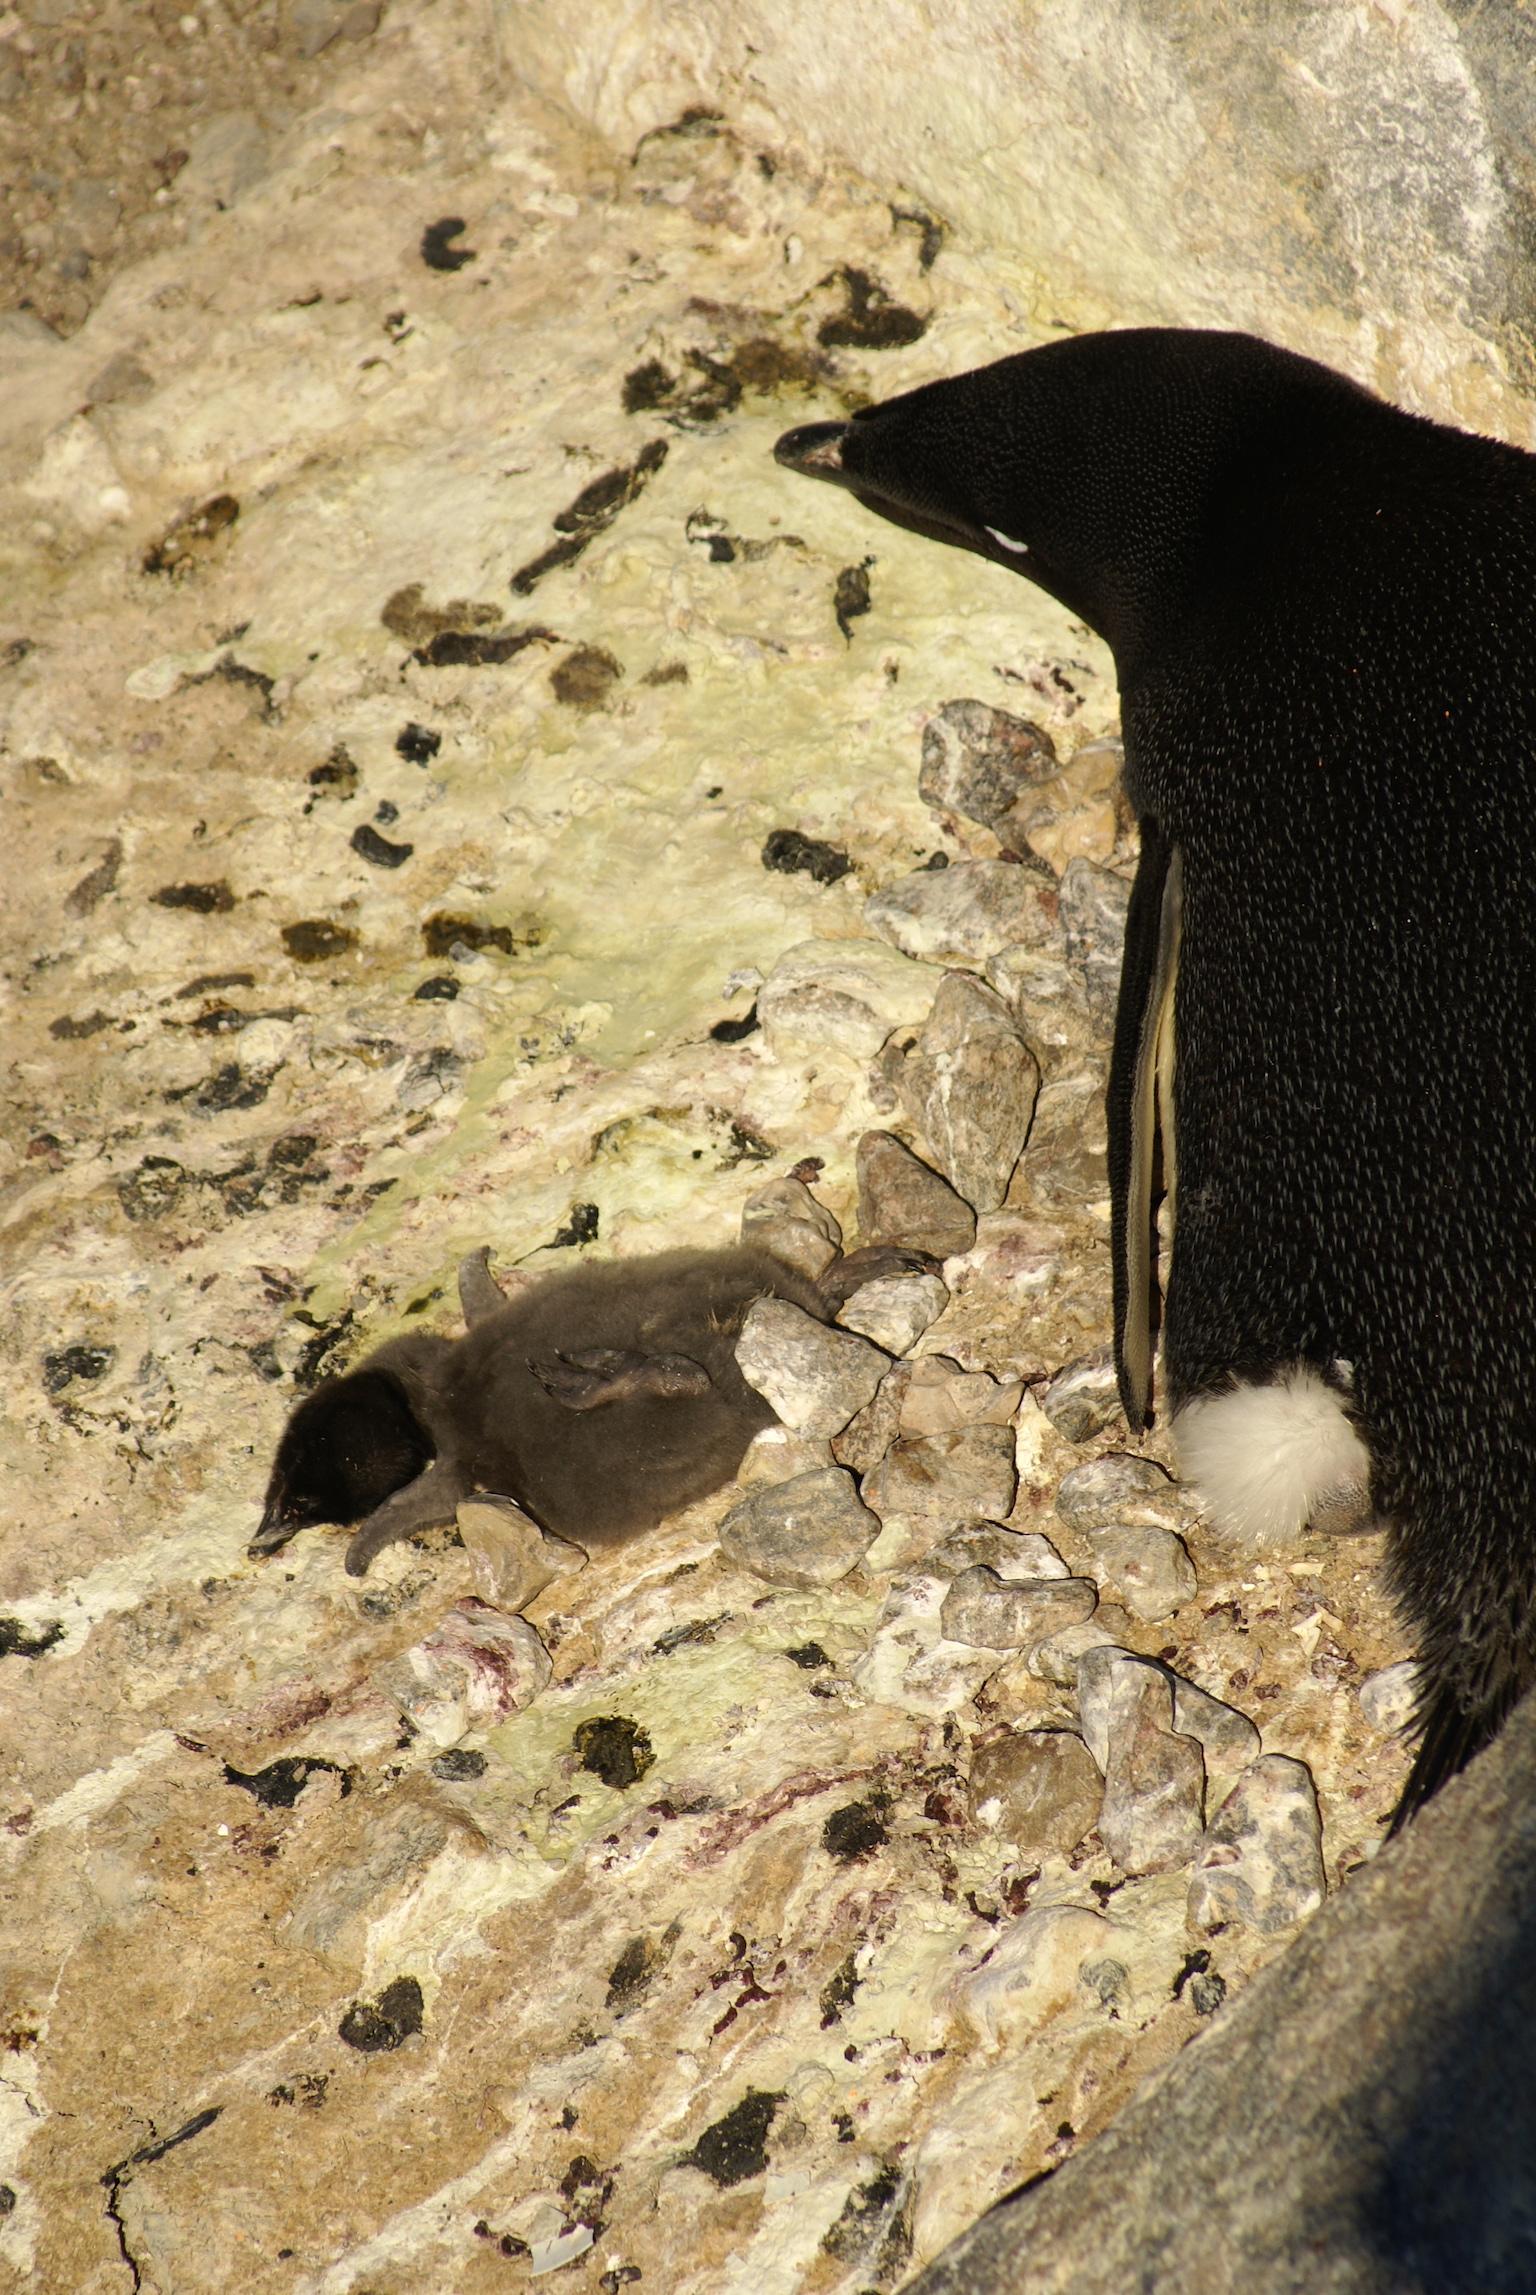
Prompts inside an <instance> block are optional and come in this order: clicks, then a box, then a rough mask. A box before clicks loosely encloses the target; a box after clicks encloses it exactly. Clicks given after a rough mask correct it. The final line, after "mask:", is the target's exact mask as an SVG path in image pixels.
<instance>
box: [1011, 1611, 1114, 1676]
mask: <svg viewBox="0 0 1536 2295" xmlns="http://www.w3.org/2000/svg"><path fill="white" fill-rule="evenodd" d="M1130 1632H1131V1619H1130V1613H1129V1612H1128V1611H1126V1610H1122V1609H1121V1607H1120V1605H1119V1603H1118V1602H1100V1604H1099V1606H1098V1608H1097V1609H1096V1610H1095V1611H1094V1613H1093V1616H1092V1617H1091V1618H1090V1619H1089V1620H1088V1622H1087V1624H1086V1625H1081V1626H1068V1627H1066V1628H1065V1630H1064V1631H1063V1632H1061V1633H1059V1634H1052V1635H1051V1637H1050V1640H1049V1641H1044V1642H1042V1643H1041V1644H1040V1646H1039V1648H1038V1649H1034V1650H1031V1651H1030V1653H1029V1670H1030V1672H1031V1673H1032V1674H1034V1675H1036V1676H1037V1677H1038V1678H1039V1679H1040V1680H1041V1681H1052V1682H1054V1683H1055V1684H1056V1686H1057V1688H1058V1689H1074V1688H1075V1687H1076V1686H1077V1677H1078V1670H1079V1668H1080V1667H1081V1665H1082V1662H1083V1659H1084V1658H1085V1657H1086V1656H1087V1655H1088V1653H1089V1651H1090V1650H1099V1649H1112V1650H1119V1651H1120V1653H1121V1655H1122V1656H1124V1655H1125V1654H1126V1652H1125V1648H1124V1644H1125V1642H1126V1640H1127V1638H1128V1637H1129V1635H1130Z"/></svg>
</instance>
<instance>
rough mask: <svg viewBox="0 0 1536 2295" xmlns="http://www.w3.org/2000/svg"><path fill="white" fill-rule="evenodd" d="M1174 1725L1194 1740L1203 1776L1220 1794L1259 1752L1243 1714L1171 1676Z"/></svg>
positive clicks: (1252, 1729) (1253, 1729) (1254, 1733)
mask: <svg viewBox="0 0 1536 2295" xmlns="http://www.w3.org/2000/svg"><path fill="white" fill-rule="evenodd" d="M1173 1726H1174V1728H1175V1729H1176V1730H1178V1732H1179V1734H1180V1735H1181V1736H1182V1737H1193V1738H1194V1739H1196V1740H1197V1742H1198V1744H1199V1746H1200V1749H1201V1751H1202V1752H1203V1753H1204V1755H1205V1769H1206V1775H1207V1776H1208V1777H1209V1778H1210V1780H1211V1783H1212V1785H1213V1786H1215V1785H1217V1784H1218V1783H1219V1785H1220V1788H1221V1790H1222V1791H1223V1792H1225V1791H1226V1789H1227V1786H1228V1785H1229V1784H1230V1783H1231V1781H1232V1780H1233V1779H1234V1778H1235V1777H1236V1775H1237V1773H1238V1772H1239V1770H1242V1769H1246V1768H1247V1766H1248V1764H1249V1762H1250V1761H1255V1760H1257V1759H1258V1756H1259V1752H1260V1750H1261V1745H1260V1738H1259V1733H1258V1730H1257V1729H1256V1727H1255V1726H1254V1724H1253V1723H1252V1722H1251V1721H1250V1720H1249V1718H1248V1716H1247V1714H1246V1713H1239V1712H1238V1710H1237V1708H1236V1706H1233V1705H1225V1704H1223V1702H1222V1700H1221V1699H1220V1698H1219V1697H1212V1696H1211V1694H1210V1692H1209V1690H1204V1689H1197V1688H1196V1686H1195V1684H1194V1683H1193V1682H1192V1681H1185V1680H1184V1679H1183V1678H1182V1676H1181V1675H1179V1674H1175V1675H1174V1676H1173Z"/></svg>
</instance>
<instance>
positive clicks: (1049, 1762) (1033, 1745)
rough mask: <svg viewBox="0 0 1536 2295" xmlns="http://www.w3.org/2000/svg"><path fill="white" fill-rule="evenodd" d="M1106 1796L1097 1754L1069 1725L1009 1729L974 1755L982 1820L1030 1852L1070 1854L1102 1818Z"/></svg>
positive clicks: (975, 1807) (973, 1791) (975, 1799)
mask: <svg viewBox="0 0 1536 2295" xmlns="http://www.w3.org/2000/svg"><path fill="white" fill-rule="evenodd" d="M1103 1797H1104V1784H1103V1780H1102V1778H1101V1777H1100V1775H1099V1772H1098V1769H1097V1767H1096V1766H1095V1764H1094V1759H1093V1755H1092V1754H1091V1753H1090V1752H1089V1751H1088V1748H1087V1746H1086V1745H1085V1744H1084V1743H1083V1741H1082V1739H1081V1738H1080V1737H1077V1736H1075V1735H1074V1734H1073V1732H1072V1731H1071V1730H1069V1729H1016V1730H1010V1731H1009V1732H1008V1734H1007V1735H1006V1736H1004V1737H994V1738H992V1739H991V1740H990V1741H989V1742H988V1743H987V1744H985V1745H982V1746H980V1747H978V1749H977V1750H976V1752H975V1753H974V1754H973V1755H972V1757H971V1778H970V1798H971V1809H972V1812H973V1814H974V1815H975V1817H976V1820H977V1822H978V1824H981V1825H984V1826H985V1827H986V1829H987V1831H988V1832H993V1833H998V1834H1000V1835H1001V1836H1002V1838H1003V1839H1004V1840H1006V1841H1011V1842H1013V1843H1014V1845H1015V1847H1017V1848H1018V1849H1019V1850H1020V1851H1021V1852H1023V1853H1024V1854H1026V1855H1029V1854H1034V1855H1037V1856H1070V1855H1071V1853H1072V1851H1073V1850H1074V1849H1075V1848H1076V1847H1077V1844H1078V1842H1079V1841H1080V1840H1081V1839H1082V1837H1083V1835H1084V1834H1085V1833H1086V1832H1087V1831H1088V1830H1089V1828H1090V1827H1091V1826H1093V1825H1094V1824H1096V1823H1097V1821H1098V1814H1099V1804H1100V1802H1101V1801H1102V1799H1103Z"/></svg>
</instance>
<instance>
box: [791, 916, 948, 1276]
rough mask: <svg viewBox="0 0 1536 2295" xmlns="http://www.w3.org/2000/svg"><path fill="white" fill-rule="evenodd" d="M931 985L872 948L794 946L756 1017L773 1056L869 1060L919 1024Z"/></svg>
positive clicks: (916, 967) (922, 974) (929, 978)
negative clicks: (789, 1050) (786, 1050)
mask: <svg viewBox="0 0 1536 2295" xmlns="http://www.w3.org/2000/svg"><path fill="white" fill-rule="evenodd" d="M937 985H938V983H937V981H936V979H935V976H934V973H933V971H932V969H931V968H930V967H929V966H927V965H922V964H914V963H913V962H912V961H911V960H910V958H908V957H905V956H900V955H898V954H897V953H896V951H895V950H894V949H891V948H887V947H884V946H883V945H882V944H881V943H880V942H878V941H871V940H802V941H799V942H797V943H796V945H795V946H794V947H793V948H788V949H786V950H785V951H784V954H783V955H782V956H781V957H780V958H779V960H778V962H777V964H776V965H775V966H774V968H773V970H772V972H770V973H769V975H768V978H767V979H766V980H765V981H764V982H763V985H762V987H761V989H760V990H759V992H758V999H757V1010H758V1017H759V1019H760V1020H761V1022H762V1026H763V1033H764V1035H765V1036H766V1037H767V1038H768V1041H769V1043H770V1045H772V1046H773V1047H774V1048H775V1049H777V1048H778V1046H779V1045H781V1044H785V1045H795V1044H828V1045H832V1046H834V1047H835V1048H836V1049H837V1050H838V1051H842V1052H847V1053H849V1054H850V1055H851V1056H852V1057H853V1058H854V1059H856V1060H871V1059H873V1058H874V1056H875V1054H876V1053H877V1052H878V1051H879V1049H880V1047H881V1045H882V1044H883V1043H884V1042H885V1040H886V1038H887V1037H888V1036H889V1035H890V1033H891V1031H892V1029H893V1028H900V1027H903V1026H907V1027H910V1026H912V1025H913V1024H914V1023H915V1022H917V1021H918V1020H920V1019H921V1018H922V1016H923V1014H924V1013H925V1012H926V1011H927V1010H928V1008H929V1005H930V1003H931V1002H932V998H933V992H934V989H935V988H936V986H937ZM865 1240H866V1241H867V1240H868V1238H867V1237H866V1238H865Z"/></svg>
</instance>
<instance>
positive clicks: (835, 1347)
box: [736, 1299, 891, 1434]
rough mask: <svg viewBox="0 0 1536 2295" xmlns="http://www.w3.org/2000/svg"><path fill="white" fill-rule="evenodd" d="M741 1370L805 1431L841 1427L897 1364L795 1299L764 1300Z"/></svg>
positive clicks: (742, 1345)
mask: <svg viewBox="0 0 1536 2295" xmlns="http://www.w3.org/2000/svg"><path fill="white" fill-rule="evenodd" d="M736 1360H737V1362H738V1363H739V1364H740V1365H741V1375H742V1377H743V1378H744V1379H745V1380H746V1382H747V1384H748V1386H750V1387H753V1388H755V1389H756V1391H757V1392H758V1393H759V1394H760V1395H761V1396H762V1397H763V1399H764V1401H765V1402H768V1403H770V1404H771V1405H772V1406H773V1409H774V1410H775V1412H776V1413H777V1414H778V1416H779V1418H780V1419H782V1420H783V1422H784V1424H785V1425H786V1426H788V1427H793V1428H794V1430H795V1432H796V1433H797V1434H840V1433H841V1432H842V1429H843V1428H844V1427H845V1426H846V1425H847V1424H848V1421H849V1420H850V1419H851V1418H852V1417H853V1415H854V1413H855V1412H856V1411H861V1410H862V1409H863V1408H864V1406H865V1404H866V1403H867V1402H869V1401H871V1399H872V1398H873V1396H874V1393H875V1390H876V1388H877V1387H878V1386H879V1384H880V1381H881V1380H882V1379H883V1378H884V1376H885V1374H886V1372H887V1371H888V1370H889V1369H890V1367H891V1365H890V1357H889V1356H888V1355H883V1354H882V1353H881V1352H880V1349H879V1348H878V1347H872V1346H871V1345H870V1344H869V1341H868V1340H867V1339H860V1338H856V1337H855V1336H854V1334H853V1333H852V1332H851V1331H838V1330H834V1329H833V1328H832V1327H831V1326H830V1325H829V1324H826V1323H818V1322H817V1320H816V1318H815V1316H814V1315H808V1314H807V1313H806V1312H805V1310H804V1308H803V1307H796V1306H794V1305H792V1304H791V1302H790V1301H789V1300H788V1299H758V1300H755V1301H754V1302H753V1304H752V1305H751V1306H750V1307H749V1308H748V1310H747V1317H746V1321H745V1322H744V1323H743V1325H742V1331H741V1337H740V1339H739V1340H738V1341H737V1343H736Z"/></svg>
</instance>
